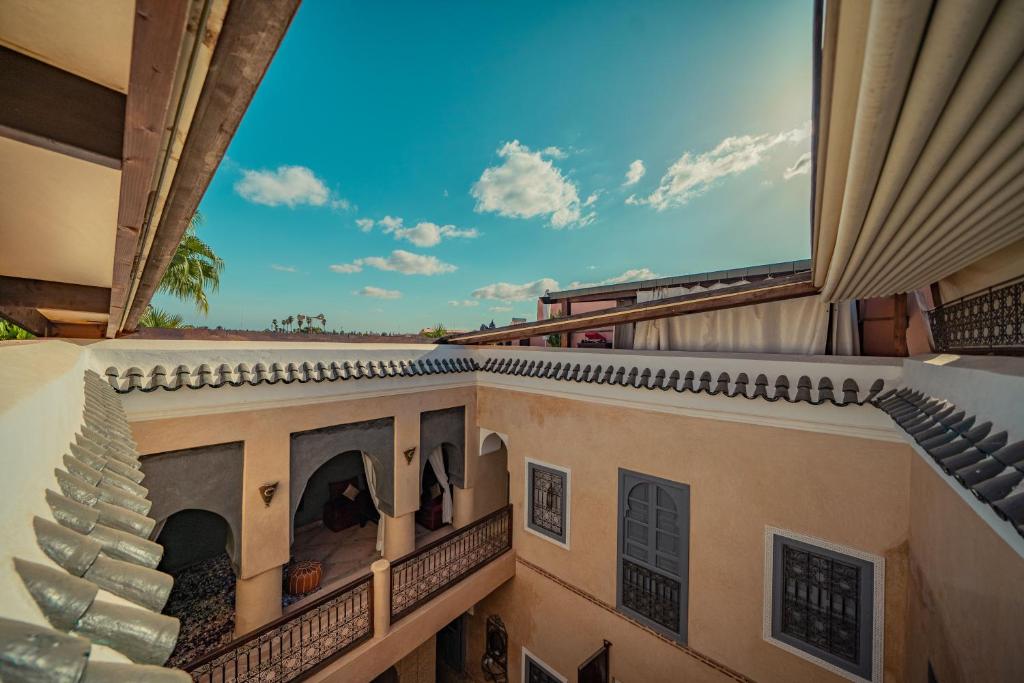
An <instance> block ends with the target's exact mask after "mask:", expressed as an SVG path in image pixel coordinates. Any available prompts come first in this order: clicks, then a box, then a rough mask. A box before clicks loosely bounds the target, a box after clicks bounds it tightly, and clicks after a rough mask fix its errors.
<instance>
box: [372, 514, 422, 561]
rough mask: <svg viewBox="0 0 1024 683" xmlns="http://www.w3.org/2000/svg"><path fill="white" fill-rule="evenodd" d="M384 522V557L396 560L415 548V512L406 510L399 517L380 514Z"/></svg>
mask: <svg viewBox="0 0 1024 683" xmlns="http://www.w3.org/2000/svg"><path fill="white" fill-rule="evenodd" d="M380 521H381V522H382V523H383V524H384V558H385V559H387V560H397V559H398V558H399V557H402V556H403V555H407V554H409V553H411V552H412V551H413V550H415V549H416V523H415V513H414V512H408V513H406V514H404V515H401V516H400V517H389V516H388V515H385V514H381V516H380Z"/></svg>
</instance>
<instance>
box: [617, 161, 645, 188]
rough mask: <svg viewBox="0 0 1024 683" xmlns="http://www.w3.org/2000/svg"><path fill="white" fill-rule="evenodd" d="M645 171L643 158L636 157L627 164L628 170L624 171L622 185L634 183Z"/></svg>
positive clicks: (638, 180) (627, 185)
mask: <svg viewBox="0 0 1024 683" xmlns="http://www.w3.org/2000/svg"><path fill="white" fill-rule="evenodd" d="M645 173H647V169H646V168H645V167H644V162H643V160H641V159H637V160H636V161H634V162H632V163H631V164H630V165H629V170H627V171H626V182H624V183H622V186H623V187H629V186H630V185H636V184H637V183H638V182H640V179H641V178H643V177H644V174H645Z"/></svg>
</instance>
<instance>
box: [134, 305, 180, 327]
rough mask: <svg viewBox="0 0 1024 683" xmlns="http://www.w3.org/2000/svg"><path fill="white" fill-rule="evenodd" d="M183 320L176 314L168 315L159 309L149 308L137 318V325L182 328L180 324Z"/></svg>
mask: <svg viewBox="0 0 1024 683" xmlns="http://www.w3.org/2000/svg"><path fill="white" fill-rule="evenodd" d="M183 322H184V320H183V319H182V317H181V316H180V315H178V314H177V313H168V312H167V311H165V310H163V309H161V308H154V307H153V306H149V307H147V308H146V312H145V313H143V314H142V317H141V318H139V325H141V326H142V327H163V328H173V327H184V325H183V324H182V323H183Z"/></svg>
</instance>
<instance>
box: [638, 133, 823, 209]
mask: <svg viewBox="0 0 1024 683" xmlns="http://www.w3.org/2000/svg"><path fill="white" fill-rule="evenodd" d="M810 132H811V128H810V122H808V123H806V124H805V125H803V126H801V127H800V128H794V129H792V130H787V131H783V132H781V133H775V134H770V133H765V134H762V135H741V136H736V137H729V138H726V139H724V140H722V141H721V142H720V143H718V145H717V146H716V147H715V148H714V149H712V150H710V151H708V152H701V153H700V154H693V153H691V152H686V153H684V154H683V156H681V157H679V159H677V160H676V162H675V163H674V164H672V165H671V166H670V167H669V169H668V171H666V172H665V175H664V176H662V178H661V182H660V183H659V184H658V188H657V189H656V190H654V192H652V193H651V194H650V195H648V196H647V197H637V196H636V195H630V196H629V198H627V199H626V203H627V204H632V205H636V204H649V205H651V206H653V207H654V208H655V209H657V210H658V211H664V210H665V209H668V208H670V207H673V206H682V205H683V204H686V203H687V202H689V201H690V200H691V199H693V198H694V197H698V196H700V195H702V194H704V193H705V192H707V190H708V189H709V188H710V187H711V186H712V185H714V183H715V182H716V181H717V180H719V179H721V178H725V177H728V176H732V175H737V174H739V173H743V172H744V171H747V170H749V169H751V168H754V167H755V166H757V165H758V164H760V163H761V162H762V161H764V160H765V158H766V157H767V154H768V152H769V151H770V150H771V149H773V148H775V147H777V146H779V145H781V144H797V143H800V142H803V141H804V140H806V139H807V138H808V137H809V136H810Z"/></svg>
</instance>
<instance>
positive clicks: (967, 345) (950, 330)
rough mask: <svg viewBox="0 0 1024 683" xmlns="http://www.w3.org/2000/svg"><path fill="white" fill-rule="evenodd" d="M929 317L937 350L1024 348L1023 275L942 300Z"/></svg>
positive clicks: (978, 350) (989, 350)
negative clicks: (942, 302)
mask: <svg viewBox="0 0 1024 683" xmlns="http://www.w3.org/2000/svg"><path fill="white" fill-rule="evenodd" d="M930 319H931V327H932V340H933V342H934V343H935V349H936V350H937V351H959V352H961V353H965V352H974V353H984V352H992V353H998V352H999V351H1011V352H1021V351H1024V278H1017V279H1015V280H1010V281H1008V282H1005V283H1003V284H1001V285H997V286H994V287H989V288H988V289H986V290H983V291H980V292H976V293H974V294H971V295H970V296H966V297H964V298H962V299H957V300H956V301H951V302H949V303H947V304H943V305H942V306H939V307H938V308H936V309H935V310H934V311H932V312H931V314H930Z"/></svg>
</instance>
